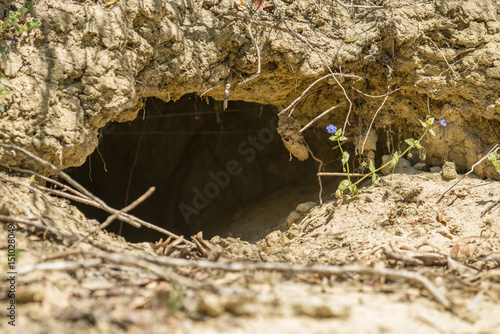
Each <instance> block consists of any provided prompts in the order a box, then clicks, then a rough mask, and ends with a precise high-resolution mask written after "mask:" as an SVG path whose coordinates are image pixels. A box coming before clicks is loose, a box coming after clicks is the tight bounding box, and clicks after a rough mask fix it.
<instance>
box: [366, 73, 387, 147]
mask: <svg viewBox="0 0 500 334" xmlns="http://www.w3.org/2000/svg"><path fill="white" fill-rule="evenodd" d="M387 68H388V69H389V73H387V93H386V96H385V98H384V101H382V104H381V105H380V107H379V108H378V109H377V111H376V112H375V115H373V118H372V121H371V123H370V126H369V127H368V131H367V132H366V136H365V140H363V145H362V146H361V154H363V152H364V150H365V144H366V140H367V139H368V135H369V134H370V131H371V129H372V126H373V122H375V118H376V117H377V115H378V113H379V111H380V110H381V109H382V107H383V106H384V104H385V101H387V98H388V97H389V91H390V90H391V81H392V68H391V67H390V66H387Z"/></svg>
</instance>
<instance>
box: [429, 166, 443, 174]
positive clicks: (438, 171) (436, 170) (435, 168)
mask: <svg viewBox="0 0 500 334" xmlns="http://www.w3.org/2000/svg"><path fill="white" fill-rule="evenodd" d="M440 172H441V167H431V173H440Z"/></svg>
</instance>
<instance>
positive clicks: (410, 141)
mask: <svg viewBox="0 0 500 334" xmlns="http://www.w3.org/2000/svg"><path fill="white" fill-rule="evenodd" d="M405 143H407V144H408V145H409V146H410V147H413V146H415V139H413V138H408V139H406V140H405Z"/></svg>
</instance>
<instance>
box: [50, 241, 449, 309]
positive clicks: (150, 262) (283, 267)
mask: <svg viewBox="0 0 500 334" xmlns="http://www.w3.org/2000/svg"><path fill="white" fill-rule="evenodd" d="M76 254H86V255H93V256H96V257H100V258H102V259H104V260H107V261H110V262H113V263H119V264H128V265H133V266H137V267H140V268H144V269H146V270H149V271H151V272H153V273H155V274H156V275H158V276H159V277H161V278H163V279H167V280H171V279H173V277H172V274H174V273H173V272H172V271H167V270H166V269H165V268H164V266H167V267H184V268H200V269H210V270H223V271H230V272H236V271H245V270H264V271H279V272H291V273H311V274H320V275H334V276H339V275H346V274H351V275H352V274H358V275H369V276H380V277H387V278H389V279H396V280H401V279H402V280H406V281H408V282H410V283H413V284H417V285H419V286H421V287H423V288H424V289H425V290H427V291H428V292H429V293H430V294H431V295H432V296H433V297H434V299H436V301H438V302H439V303H440V304H442V305H443V306H444V307H445V308H446V309H451V308H452V306H453V304H452V303H451V302H450V301H449V300H448V298H447V297H446V296H445V295H444V293H443V292H441V291H440V290H439V289H437V288H436V287H435V286H434V284H432V282H431V281H430V280H429V279H428V278H426V277H425V276H423V275H421V274H419V273H416V272H410V271H406V270H395V269H387V268H371V267H364V266H356V265H347V266H332V265H301V264H289V263H283V262H230V263H221V262H212V261H207V260H199V261H192V260H186V259H180V258H173V257H164V256H158V257H153V256H147V255H146V256H141V257H138V256H134V255H129V254H122V253H107V252H102V251H95V250H93V251H86V250H82V251H80V252H77V251H73V252H71V251H70V252H64V253H59V254H56V255H54V256H51V257H50V258H51V259H55V258H60V257H66V256H69V255H76ZM177 276H178V277H179V276H180V275H177ZM180 277H181V278H184V279H187V278H185V277H182V276H180ZM174 279H175V278H174ZM190 282H192V280H190ZM181 283H182V282H181Z"/></svg>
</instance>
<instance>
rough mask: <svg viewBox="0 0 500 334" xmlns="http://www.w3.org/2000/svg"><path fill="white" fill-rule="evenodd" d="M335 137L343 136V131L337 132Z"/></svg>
mask: <svg viewBox="0 0 500 334" xmlns="http://www.w3.org/2000/svg"><path fill="white" fill-rule="evenodd" d="M335 135H336V136H337V137H340V136H342V129H338V130H337V131H335Z"/></svg>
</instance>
